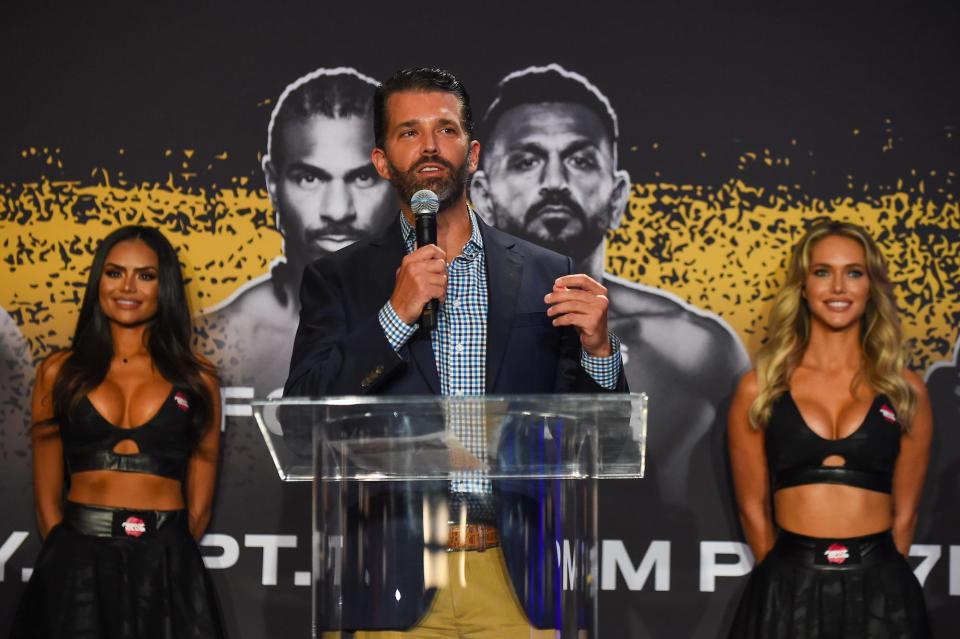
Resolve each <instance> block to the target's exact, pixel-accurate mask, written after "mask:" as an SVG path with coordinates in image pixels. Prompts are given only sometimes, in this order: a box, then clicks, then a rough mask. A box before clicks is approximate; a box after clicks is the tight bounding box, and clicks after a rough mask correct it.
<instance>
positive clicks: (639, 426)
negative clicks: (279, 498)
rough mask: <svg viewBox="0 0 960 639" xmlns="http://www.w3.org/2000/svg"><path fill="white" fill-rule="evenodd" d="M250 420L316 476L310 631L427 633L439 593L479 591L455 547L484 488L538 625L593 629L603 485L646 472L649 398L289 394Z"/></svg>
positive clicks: (516, 584)
mask: <svg viewBox="0 0 960 639" xmlns="http://www.w3.org/2000/svg"><path fill="white" fill-rule="evenodd" d="M254 413H255V415H256V418H257V423H258V425H259V427H260V430H261V432H262V434H263V437H264V440H265V441H266V444H267V447H268V448H269V450H270V454H271V456H272V458H273V461H274V463H275V465H276V468H277V472H278V474H279V476H280V478H281V479H282V480H284V481H311V480H312V481H313V482H314V490H313V502H314V503H313V565H312V576H313V636H315V637H319V636H322V634H323V633H325V632H328V631H345V632H354V631H361V630H374V631H375V630H408V632H409V634H410V636H411V637H416V636H417V633H416V624H417V622H418V621H419V620H420V619H422V618H423V616H424V615H425V614H426V613H427V612H428V611H429V610H430V607H431V602H432V600H433V598H434V596H435V595H436V593H437V592H438V589H441V588H454V587H457V588H459V589H460V590H459V591H458V592H461V593H464V592H465V593H467V595H469V589H470V587H471V585H470V583H467V582H468V581H469V579H466V578H465V577H464V574H463V573H462V572H456V571H455V570H454V571H452V570H451V569H450V562H451V561H452V559H451V558H452V557H454V556H455V555H458V553H451V552H450V551H449V550H448V548H449V544H448V540H449V539H450V538H451V537H452V536H456V535H457V534H458V533H459V534H460V538H463V535H464V533H466V532H467V527H468V524H469V523H470V522H471V520H472V519H473V514H474V511H473V510H472V508H473V507H472V506H466V505H465V504H467V503H474V502H472V501H470V499H469V498H470V497H477V496H479V497H480V500H481V502H482V503H483V504H484V509H483V510H484V512H485V513H486V517H487V520H488V521H489V520H492V521H493V522H494V523H493V524H492V525H493V526H495V527H496V529H497V533H498V536H499V540H498V543H497V544H496V546H497V547H498V548H499V549H500V551H501V552H502V555H503V572H504V574H505V575H506V579H507V581H508V582H509V583H510V586H511V588H512V591H513V594H514V595H515V597H514V598H513V605H516V606H519V608H520V609H522V610H523V613H524V615H525V616H526V618H527V619H528V621H529V622H530V625H531V627H533V628H540V629H554V630H555V631H556V632H555V633H554V636H557V637H563V638H566V637H578V638H583V637H597V627H598V625H597V621H598V620H597V589H598V584H599V574H598V570H599V566H598V551H597V481H598V480H601V479H618V478H640V477H643V473H644V452H645V448H644V443H645V440H646V415H647V398H646V396H645V395H643V394H598V395H583V394H570V395H510V396H486V397H476V398H465V397H438V396H429V397H328V398H323V399H290V398H287V399H280V400H273V401H263V402H260V401H258V402H254ZM478 552H485V550H482V549H481V550H479V551H478ZM452 573H455V574H452ZM452 580H457V583H456V584H453V583H452ZM464 588H466V590H464ZM506 603H507V604H510V603H511V602H510V601H508V602H506ZM347 636H349V635H347Z"/></svg>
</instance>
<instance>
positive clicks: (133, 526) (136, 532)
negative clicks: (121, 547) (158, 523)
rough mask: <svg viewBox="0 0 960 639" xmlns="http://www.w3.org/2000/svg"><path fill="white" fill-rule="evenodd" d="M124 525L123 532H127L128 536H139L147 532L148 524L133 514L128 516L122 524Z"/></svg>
mask: <svg viewBox="0 0 960 639" xmlns="http://www.w3.org/2000/svg"><path fill="white" fill-rule="evenodd" d="M120 525H121V526H122V527H123V532H125V533H127V536H128V537H139V536H140V535H142V534H143V533H145V532H147V524H146V522H144V521H143V520H142V519H140V518H139V517H134V516H133V515H131V516H130V517H127V519H126V521H124V522H123V523H122V524H120Z"/></svg>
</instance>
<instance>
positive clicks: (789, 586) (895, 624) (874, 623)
mask: <svg viewBox="0 0 960 639" xmlns="http://www.w3.org/2000/svg"><path fill="white" fill-rule="evenodd" d="M930 636H931V634H930V624H929V620H928V618H927V610H926V605H925V604H924V601H923V592H922V590H921V589H920V584H919V583H918V582H917V579H916V577H914V575H913V572H912V571H911V570H910V566H909V564H907V561H906V559H905V558H904V557H903V555H901V554H900V553H899V552H898V551H897V548H896V546H894V544H893V538H892V537H891V536H890V533H889V532H885V533H879V534H876V535H870V536H868V537H855V538H851V539H820V538H816V537H805V536H803V535H796V534H793V533H789V532H785V531H784V532H781V533H780V534H779V535H778V536H777V541H776V543H775V544H774V547H773V549H772V550H771V551H770V553H769V554H768V555H767V556H766V557H764V559H763V561H762V562H760V563H759V564H758V565H757V566H756V567H755V568H754V570H753V573H752V574H751V575H750V580H749V581H748V583H747V588H746V591H745V592H744V594H743V599H741V601H740V607H739V608H738V610H737V615H736V618H735V619H734V622H733V628H732V629H731V631H730V637H731V639H745V638H751V639H752V638H756V639H761V638H762V639H779V638H784V639H786V638H788V637H789V638H790V639H834V638H836V639H861V638H862V639H923V638H927V637H930Z"/></svg>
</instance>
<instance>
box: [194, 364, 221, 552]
mask: <svg viewBox="0 0 960 639" xmlns="http://www.w3.org/2000/svg"><path fill="white" fill-rule="evenodd" d="M203 381H204V383H206V385H207V388H208V389H209V391H210V398H211V400H212V401H213V407H212V408H213V412H212V413H211V414H210V417H209V419H208V421H207V424H206V428H205V429H204V432H203V436H202V437H201V438H200V441H199V442H198V443H197V447H196V449H195V450H194V451H193V455H192V456H191V457H190V466H189V468H188V469H187V486H186V497H187V511H188V513H189V515H190V534H191V535H193V538H194V539H196V540H197V541H200V538H201V537H203V531H205V530H206V529H207V524H209V523H210V513H211V508H212V506H213V489H214V486H215V484H216V481H217V461H218V459H219V457H220V387H219V386H218V385H217V381H216V379H215V378H214V377H213V376H210V375H206V374H205V375H203Z"/></svg>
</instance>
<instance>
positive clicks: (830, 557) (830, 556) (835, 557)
mask: <svg viewBox="0 0 960 639" xmlns="http://www.w3.org/2000/svg"><path fill="white" fill-rule="evenodd" d="M823 554H824V556H825V557H826V558H827V561H828V562H830V563H831V564H842V563H843V562H845V561H846V560H847V559H850V551H849V550H848V549H847V547H846V546H844V545H843V544H830V545H829V546H828V547H827V549H826V550H825V551H824V552H823Z"/></svg>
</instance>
